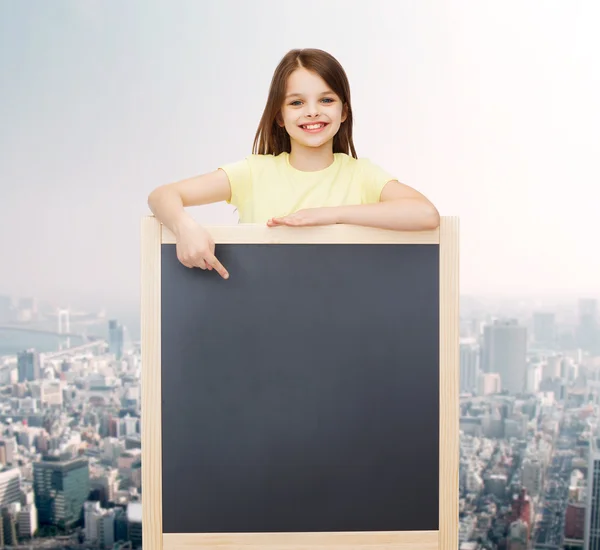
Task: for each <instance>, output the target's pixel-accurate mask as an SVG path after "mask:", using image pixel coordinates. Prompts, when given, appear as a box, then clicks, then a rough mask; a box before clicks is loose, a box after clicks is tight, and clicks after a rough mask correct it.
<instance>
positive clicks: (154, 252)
mask: <svg viewBox="0 0 600 550" xmlns="http://www.w3.org/2000/svg"><path fill="white" fill-rule="evenodd" d="M160 240H161V224H160V223H159V222H158V221H157V220H156V219H154V218H153V217H145V218H143V219H142V227H141V304H140V306H141V308H140V309H141V361H142V376H141V386H142V413H141V425H142V429H141V441H142V445H141V446H142V540H143V545H144V549H145V550H162V446H161V370H160V369H161V317H160V302H161V287H160V285H161V266H160V261H161V245H160Z"/></svg>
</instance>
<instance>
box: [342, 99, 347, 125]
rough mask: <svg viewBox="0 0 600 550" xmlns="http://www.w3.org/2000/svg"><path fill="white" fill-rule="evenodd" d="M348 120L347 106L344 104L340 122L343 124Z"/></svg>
mask: <svg viewBox="0 0 600 550" xmlns="http://www.w3.org/2000/svg"><path fill="white" fill-rule="evenodd" d="M347 118H348V104H347V103H344V107H343V109H342V122H345V121H346V119H347Z"/></svg>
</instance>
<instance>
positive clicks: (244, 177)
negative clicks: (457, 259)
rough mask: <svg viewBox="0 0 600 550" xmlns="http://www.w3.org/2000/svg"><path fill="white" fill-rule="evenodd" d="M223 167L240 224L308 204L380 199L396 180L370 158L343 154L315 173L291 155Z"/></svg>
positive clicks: (261, 220)
mask: <svg viewBox="0 0 600 550" xmlns="http://www.w3.org/2000/svg"><path fill="white" fill-rule="evenodd" d="M219 168H220V169H221V170H223V171H224V172H225V173H226V174H227V176H228V178H229V183H230V185H231V199H230V200H229V201H227V202H229V203H230V204H233V205H234V206H236V207H237V209H238V214H239V218H240V223H266V222H267V220H269V219H270V218H272V217H279V216H286V215H288V214H292V213H293V212H297V211H298V210H302V209H304V208H317V207H321V206H342V205H353V204H368V203H376V202H379V197H380V195H381V191H382V189H383V187H384V186H385V184H386V183H387V182H388V181H391V180H395V179H396V178H394V177H393V176H391V175H390V174H388V173H387V172H386V171H385V170H383V169H381V168H380V167H379V166H377V165H375V164H374V163H372V162H371V161H369V160H368V159H365V158H360V159H355V158H354V157H351V156H349V155H346V154H344V153H335V154H334V161H333V163H332V164H331V165H330V166H328V167H327V168H325V169H323V170H318V171H316V172H303V171H301V170H297V169H296V168H294V167H293V166H292V165H291V164H290V161H289V154H288V153H281V154H279V155H277V156H274V155H249V156H247V157H245V158H244V159H243V160H241V161H238V162H234V163H231V164H225V165H223V166H219Z"/></svg>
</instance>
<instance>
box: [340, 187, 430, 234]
mask: <svg viewBox="0 0 600 550" xmlns="http://www.w3.org/2000/svg"><path fill="white" fill-rule="evenodd" d="M336 218H337V219H336V223H345V224H351V225H367V226H369V227H380V228H382V229H396V230H399V231H425V230H430V229H437V227H439V225H440V214H439V212H438V211H437V208H436V207H435V206H434V205H433V204H432V203H431V201H430V200H429V199H427V197H425V196H424V195H423V194H421V193H419V192H418V191H417V190H416V189H413V188H412V187H409V186H408V185H405V184H404V183H400V182H399V181H396V180H392V181H388V182H387V183H386V184H385V186H384V188H383V190H382V191H381V196H380V198H379V202H378V203H375V204H360V205H357V206H338V207H336Z"/></svg>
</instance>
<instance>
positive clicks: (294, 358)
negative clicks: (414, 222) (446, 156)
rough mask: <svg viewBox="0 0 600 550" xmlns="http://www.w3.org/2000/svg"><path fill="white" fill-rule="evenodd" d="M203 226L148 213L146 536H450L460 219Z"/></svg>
mask: <svg viewBox="0 0 600 550" xmlns="http://www.w3.org/2000/svg"><path fill="white" fill-rule="evenodd" d="M209 230H210V231H211V233H212V234H213V237H214V239H215V242H216V243H217V244H216V253H217V256H218V258H219V259H220V260H221V261H222V263H223V264H224V265H225V266H226V268H227V269H228V271H229V273H230V278H229V279H228V280H223V279H222V278H221V277H220V276H219V275H218V273H217V272H215V271H203V270H201V269H197V268H196V269H189V268H187V267H185V266H183V265H182V264H181V263H180V262H179V260H178V259H177V256H176V247H175V239H174V236H173V235H172V234H170V233H169V231H168V230H167V229H166V228H164V227H162V226H161V225H160V224H159V223H158V222H157V221H156V220H155V219H154V218H152V217H149V218H148V219H146V220H145V222H144V224H143V235H142V236H143V247H142V367H143V374H142V500H143V507H142V508H143V532H144V535H143V536H144V548H145V549H147V548H150V550H155V549H156V550H163V549H164V550H175V549H179V548H182V547H184V546H185V547H194V548H220V549H223V550H225V549H227V550H232V549H233V548H244V547H246V545H247V547H248V548H258V547H260V548H261V549H262V548H265V549H267V548H268V549H273V550H274V549H275V548H277V549H278V550H279V549H285V548H289V549H292V548H294V549H297V548H318V549H321V548H331V547H342V546H343V547H352V548H362V547H365V548H366V547H368V546H369V545H372V544H378V545H379V546H378V547H380V548H400V549H403V548H414V547H419V548H422V549H424V550H433V549H436V550H437V549H444V550H445V549H446V548H448V549H450V548H451V549H452V550H455V548H456V544H457V527H458V513H457V512H458V433H459V432H458V336H459V334H458V245H457V241H458V239H457V226H456V220H455V219H448V218H442V225H441V226H440V229H439V230H436V231H434V232H421V233H419V232H406V233H402V232H390V231H384V230H374V229H367V228H356V227H354V228H353V227H350V226H347V227H331V228H319V229H307V228H281V230H277V231H272V230H269V229H266V228H261V227H256V226H248V227H240V226H236V227H235V228H232V227H220V228H219V227H213V228H209ZM257 537H258V538H257ZM340 545H341V546H340Z"/></svg>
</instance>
